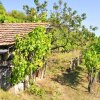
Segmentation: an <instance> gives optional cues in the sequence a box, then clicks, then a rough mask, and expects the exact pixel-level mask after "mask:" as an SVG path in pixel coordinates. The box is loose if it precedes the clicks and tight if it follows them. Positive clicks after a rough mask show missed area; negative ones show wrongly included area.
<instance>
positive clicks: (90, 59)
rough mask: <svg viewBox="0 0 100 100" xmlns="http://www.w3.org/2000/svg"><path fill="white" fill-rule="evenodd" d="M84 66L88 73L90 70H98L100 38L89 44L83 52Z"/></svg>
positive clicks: (99, 66)
mask: <svg viewBox="0 0 100 100" xmlns="http://www.w3.org/2000/svg"><path fill="white" fill-rule="evenodd" d="M83 54H84V59H85V65H86V67H87V69H88V71H89V72H91V71H92V68H93V69H95V70H96V71H98V70H100V37H99V38H96V40H95V41H94V42H93V43H91V44H90V46H89V47H88V48H87V49H86V50H85V51H84V53H83Z"/></svg>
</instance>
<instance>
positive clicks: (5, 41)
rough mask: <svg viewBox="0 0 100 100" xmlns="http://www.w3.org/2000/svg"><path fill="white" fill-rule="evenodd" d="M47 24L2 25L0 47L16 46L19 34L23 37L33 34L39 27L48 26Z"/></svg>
mask: <svg viewBox="0 0 100 100" xmlns="http://www.w3.org/2000/svg"><path fill="white" fill-rule="evenodd" d="M47 25H48V24H47V23H1V24H0V45H10V44H14V42H15V37H16V35H17V34H20V35H23V34H27V33H28V32H31V31H32V29H33V28H35V27H37V26H45V27H46V26H47Z"/></svg>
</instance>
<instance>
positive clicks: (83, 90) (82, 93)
mask: <svg viewBox="0 0 100 100" xmlns="http://www.w3.org/2000/svg"><path fill="white" fill-rule="evenodd" d="M78 55H79V51H74V52H71V53H59V54H57V53H54V54H52V55H51V56H50V57H49V61H48V70H47V74H46V77H45V78H44V79H43V80H38V81H37V83H36V84H37V85H38V87H39V88H41V89H42V90H44V91H45V93H42V96H39V95H37V96H36V95H35V94H33V95H32V94H29V93H27V92H24V93H20V94H19V95H13V94H10V93H8V92H4V91H2V90H0V100H100V94H97V95H94V94H88V92H87V78H86V74H85V72H84V70H83V68H81V67H77V70H76V71H75V72H74V73H71V74H68V73H67V72H66V69H67V68H68V67H69V63H68V62H69V60H70V59H71V58H72V57H76V56H78ZM79 70H80V71H79Z"/></svg>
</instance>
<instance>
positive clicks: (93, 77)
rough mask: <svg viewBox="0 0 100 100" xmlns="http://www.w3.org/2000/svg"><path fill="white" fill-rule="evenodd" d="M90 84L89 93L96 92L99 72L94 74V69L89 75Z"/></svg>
mask: <svg viewBox="0 0 100 100" xmlns="http://www.w3.org/2000/svg"><path fill="white" fill-rule="evenodd" d="M88 79H89V84H88V92H89V93H92V92H95V91H96V90H95V88H96V82H97V72H94V69H93V68H92V72H91V73H89V74H88Z"/></svg>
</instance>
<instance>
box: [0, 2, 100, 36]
mask: <svg viewBox="0 0 100 100" xmlns="http://www.w3.org/2000/svg"><path fill="white" fill-rule="evenodd" d="M0 1H1V2H2V3H3V5H4V7H5V8H6V10H7V11H11V10H13V9H17V10H22V8H23V5H26V4H27V5H29V6H31V7H32V6H34V3H33V1H34V0H0ZM40 1H41V2H42V1H44V0H40ZM56 1H58V0H48V9H49V10H50V9H52V4H53V3H54V2H56ZM63 1H64V2H67V4H68V6H70V7H71V8H73V10H77V11H78V13H79V14H81V13H86V14H87V19H86V20H85V21H84V22H83V24H85V25H86V26H87V27H89V26H90V25H93V26H97V27H98V28H99V29H98V30H97V31H96V35H98V36H100V0H63Z"/></svg>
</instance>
